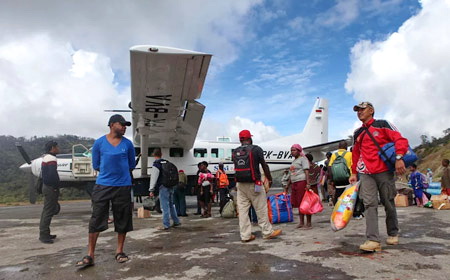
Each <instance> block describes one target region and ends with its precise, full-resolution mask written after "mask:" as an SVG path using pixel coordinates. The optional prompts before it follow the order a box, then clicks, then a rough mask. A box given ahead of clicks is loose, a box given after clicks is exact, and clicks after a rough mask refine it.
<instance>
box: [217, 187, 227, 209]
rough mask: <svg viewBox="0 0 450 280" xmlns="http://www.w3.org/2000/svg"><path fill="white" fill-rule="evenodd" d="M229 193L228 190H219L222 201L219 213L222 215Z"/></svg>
mask: <svg viewBox="0 0 450 280" xmlns="http://www.w3.org/2000/svg"><path fill="white" fill-rule="evenodd" d="M227 193H228V189H227V188H220V189H219V199H220V203H219V207H220V210H219V212H220V213H222V209H223V207H224V206H225V204H227Z"/></svg>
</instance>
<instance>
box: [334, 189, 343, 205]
mask: <svg viewBox="0 0 450 280" xmlns="http://www.w3.org/2000/svg"><path fill="white" fill-rule="evenodd" d="M344 191H345V188H336V189H335V192H334V195H333V205H336V203H337V201H338V199H339V197H340V196H341V195H342V194H343V193H344Z"/></svg>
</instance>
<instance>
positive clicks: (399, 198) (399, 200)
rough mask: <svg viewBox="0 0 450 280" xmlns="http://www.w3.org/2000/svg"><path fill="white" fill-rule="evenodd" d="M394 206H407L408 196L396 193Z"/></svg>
mask: <svg viewBox="0 0 450 280" xmlns="http://www.w3.org/2000/svg"><path fill="white" fill-rule="evenodd" d="M394 201H395V206H396V207H407V206H409V201H408V196H407V195H403V194H397V195H396V196H395V199H394Z"/></svg>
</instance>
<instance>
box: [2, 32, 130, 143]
mask: <svg viewBox="0 0 450 280" xmlns="http://www.w3.org/2000/svg"><path fill="white" fill-rule="evenodd" d="M30 46H32V48H31V47H30ZM49 50H51V51H49ZM0 72H1V73H7V75H2V77H3V78H2V79H1V80H0V85H1V86H0V87H1V90H0V98H1V99H2V100H3V102H1V103H0V112H1V114H2V116H3V117H2V118H0V125H1V126H2V127H3V128H2V133H4V134H10V135H15V136H22V135H25V136H33V135H56V134H79V135H84V136H99V135H101V134H102V133H104V132H106V123H107V119H108V117H109V114H106V113H104V112H103V110H104V109H111V108H112V109H114V108H124V107H125V106H126V104H127V100H128V99H129V97H128V96H125V95H122V94H119V92H117V90H116V89H115V87H114V84H113V79H114V75H113V72H112V70H111V65H110V61H109V59H108V58H107V57H105V56H103V55H100V54H96V53H92V52H86V51H81V50H79V51H74V50H73V48H71V47H70V45H69V44H67V43H64V42H59V41H55V40H54V39H52V38H50V37H49V36H48V35H35V36H32V37H30V38H29V39H27V40H25V39H24V40H21V41H16V42H10V43H9V44H6V45H2V46H0ZM94 131H96V132H97V134H96V135H92V132H94Z"/></svg>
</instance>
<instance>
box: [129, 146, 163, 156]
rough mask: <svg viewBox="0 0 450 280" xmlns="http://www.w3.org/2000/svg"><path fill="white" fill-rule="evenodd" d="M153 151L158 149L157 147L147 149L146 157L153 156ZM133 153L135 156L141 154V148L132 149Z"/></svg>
mask: <svg viewBox="0 0 450 280" xmlns="http://www.w3.org/2000/svg"><path fill="white" fill-rule="evenodd" d="M155 149H160V148H159V147H152V148H148V156H149V157H151V156H153V151H154V150H155ZM134 153H135V154H136V156H137V155H139V154H140V153H141V148H140V147H134Z"/></svg>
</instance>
